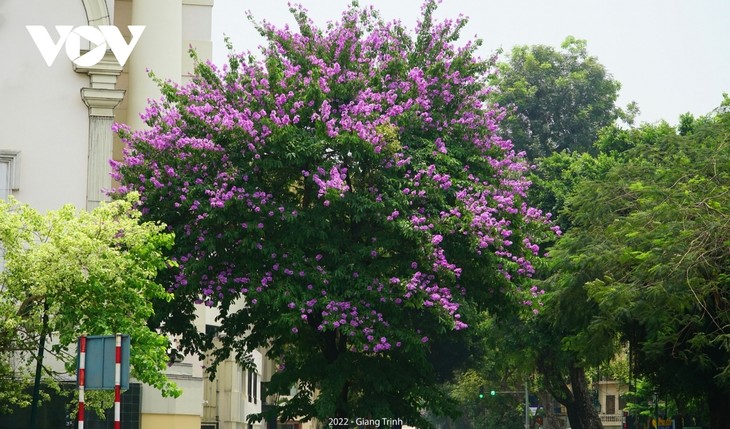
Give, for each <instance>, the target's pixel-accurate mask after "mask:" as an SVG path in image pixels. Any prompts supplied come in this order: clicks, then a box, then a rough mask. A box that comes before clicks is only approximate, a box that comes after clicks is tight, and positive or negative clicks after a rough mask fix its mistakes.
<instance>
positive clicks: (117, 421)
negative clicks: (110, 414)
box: [114, 334, 122, 429]
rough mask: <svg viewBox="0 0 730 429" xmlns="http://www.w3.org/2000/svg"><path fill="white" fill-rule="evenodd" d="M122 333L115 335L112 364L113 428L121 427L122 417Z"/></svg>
mask: <svg viewBox="0 0 730 429" xmlns="http://www.w3.org/2000/svg"><path fill="white" fill-rule="evenodd" d="M121 384H122V334H117V335H116V363H115V365H114V429H120V428H121V417H122V388H121Z"/></svg>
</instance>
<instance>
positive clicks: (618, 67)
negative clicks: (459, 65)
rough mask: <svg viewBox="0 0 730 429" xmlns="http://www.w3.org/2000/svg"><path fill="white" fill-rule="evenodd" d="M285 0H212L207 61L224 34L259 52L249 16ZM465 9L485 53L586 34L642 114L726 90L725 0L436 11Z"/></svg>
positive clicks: (403, 13) (694, 108)
mask: <svg viewBox="0 0 730 429" xmlns="http://www.w3.org/2000/svg"><path fill="white" fill-rule="evenodd" d="M295 2H296V3H300V4H302V5H304V6H305V7H306V8H307V9H308V10H309V12H310V17H311V18H312V19H313V20H314V21H315V22H316V23H317V24H321V25H322V26H324V25H325V24H326V23H327V21H331V20H336V19H338V17H339V16H340V14H341V12H342V10H344V9H345V8H346V6H347V5H348V4H349V3H350V1H348V0H299V1H295ZM360 4H361V5H373V6H375V8H376V9H378V10H380V12H381V14H382V16H383V17H384V18H385V19H386V20H389V21H390V20H393V19H400V20H401V21H402V22H403V23H404V24H405V25H406V26H408V27H410V28H414V27H415V23H416V20H417V19H418V16H419V14H420V6H421V4H422V1H421V0H360ZM288 9H289V8H288V0H256V1H252V0H215V5H214V7H213V27H212V30H213V61H214V62H215V63H217V64H222V63H224V62H225V58H226V53H227V50H226V47H225V44H224V42H223V37H224V34H225V35H227V36H229V37H230V39H231V41H232V42H233V45H234V49H235V50H236V51H252V52H256V53H257V52H258V46H259V45H261V43H262V38H261V37H260V36H259V34H258V33H257V32H256V30H255V29H254V27H253V26H252V24H251V23H250V22H249V21H248V19H247V18H246V15H245V13H246V11H249V10H250V11H251V12H252V13H253V15H254V17H255V19H256V20H267V21H269V22H272V23H274V24H276V25H283V24H285V23H289V24H290V25H293V24H294V20H293V19H292V17H291V14H290V13H289V10H288ZM459 14H464V15H465V16H467V17H469V18H470V21H469V24H468V25H467V27H466V28H465V30H464V31H463V32H462V37H463V38H464V40H467V38H474V37H475V36H476V37H478V38H480V39H482V40H483V42H484V44H483V45H482V48H481V50H480V51H479V55H480V56H482V57H484V58H486V57H489V56H490V55H491V54H493V53H494V52H495V51H496V50H497V49H499V48H502V49H503V50H504V54H502V56H501V57H500V58H502V59H505V60H506V57H505V55H506V54H507V53H508V52H509V51H510V50H511V49H512V47H513V46H516V45H535V44H542V45H548V46H553V47H556V48H557V47H559V46H560V43H561V42H562V41H563V40H564V39H565V37H566V36H569V35H572V36H575V37H576V38H578V39H585V40H586V41H587V42H588V52H589V54H590V55H593V56H595V57H597V58H598V61H599V62H600V63H601V64H603V65H604V66H605V67H606V69H607V70H608V72H609V73H610V74H611V75H612V76H613V77H614V79H616V80H618V81H619V82H621V85H622V88H621V91H620V93H619V99H618V104H619V105H621V106H625V105H626V104H627V103H629V102H631V101H635V102H637V103H638V105H639V108H640V109H641V114H640V115H639V117H638V120H639V122H649V123H654V122H657V121H660V120H662V119H663V120H666V121H667V122H669V123H670V124H676V123H677V121H678V118H679V115H681V114H683V113H685V112H690V113H692V114H694V115H696V116H698V115H704V114H706V113H708V112H710V111H711V110H712V109H714V108H716V107H717V106H719V104H720V101H721V100H722V93H723V92H727V93H730V0H609V1H606V0H501V1H499V2H497V1H494V0H443V2H442V3H441V4H440V5H439V9H438V11H437V13H436V16H437V17H440V18H456V17H457V16H458V15H459Z"/></svg>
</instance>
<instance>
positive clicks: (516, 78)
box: [493, 36, 638, 159]
mask: <svg viewBox="0 0 730 429" xmlns="http://www.w3.org/2000/svg"><path fill="white" fill-rule="evenodd" d="M498 67H499V72H498V73H497V74H496V75H495V76H494V78H493V81H494V84H495V86H496V87H497V88H498V89H499V91H498V92H496V93H495V94H494V95H493V99H494V101H496V102H498V103H499V104H500V105H502V106H507V107H509V108H511V109H513V110H512V111H511V112H510V114H509V115H508V116H507V119H506V120H505V121H504V122H503V123H502V127H503V128H504V130H505V132H506V134H505V137H507V138H509V139H511V140H512V143H513V144H514V145H515V149H516V150H518V151H526V152H527V155H528V158H530V159H536V158H538V157H544V156H548V155H550V154H551V153H553V152H560V151H563V150H567V151H571V152H589V153H595V152H596V150H595V148H594V146H593V143H594V142H595V141H596V139H597V137H598V133H599V131H600V130H601V129H602V128H603V127H605V126H607V125H610V124H613V123H614V122H615V121H616V120H617V119H619V118H624V119H626V120H627V121H631V120H632V119H631V118H632V117H633V116H634V115H635V114H636V113H637V112H638V109H637V107H636V105H635V104H633V103H632V104H630V105H629V107H628V108H627V109H626V112H624V111H622V110H621V109H619V108H618V107H617V106H616V99H617V97H618V91H619V89H620V88H621V85H620V83H619V82H618V81H616V80H614V79H613V77H611V75H610V74H609V73H608V71H607V70H606V68H605V67H604V66H603V65H602V64H601V63H599V62H598V59H597V58H596V57H593V56H590V55H589V54H588V50H587V47H586V41H585V40H578V39H575V38H574V37H572V36H571V37H568V38H566V39H565V41H564V42H563V44H562V45H561V49H560V50H556V49H555V48H553V47H550V46H545V45H534V46H517V47H515V48H513V50H512V52H511V53H510V54H509V60H508V61H507V62H501V63H499V64H498Z"/></svg>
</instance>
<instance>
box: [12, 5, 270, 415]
mask: <svg viewBox="0 0 730 429" xmlns="http://www.w3.org/2000/svg"><path fill="white" fill-rule="evenodd" d="M213 6H214V5H213V0H56V1H52V2H50V1H47V0H0V58H2V65H3V67H0V197H1V198H7V196H8V195H13V196H14V197H15V198H17V199H18V200H20V201H21V202H23V203H27V204H29V205H31V206H32V207H34V208H36V209H38V210H41V211H47V210H51V209H56V208H59V207H61V206H62V205H64V204H68V203H71V204H74V205H75V206H76V207H79V208H86V209H93V208H94V207H96V206H97V205H98V204H99V202H100V201H102V200H105V199H106V197H105V193H104V191H105V190H108V189H111V188H112V187H113V186H114V183H112V180H111V178H110V175H109V173H110V167H109V160H110V159H112V158H114V159H120V158H121V156H122V144H121V142H120V141H119V140H118V138H117V137H116V136H115V135H114V134H113V133H112V130H111V127H112V124H113V123H114V122H120V123H126V124H129V125H130V126H131V127H132V128H133V129H138V128H141V127H144V126H145V125H144V124H143V123H142V121H141V120H140V118H139V112H142V111H144V108H145V106H146V105H147V100H148V99H155V98H159V91H158V88H157V86H156V84H155V83H154V81H153V80H152V79H151V78H150V77H149V76H148V70H151V71H152V72H154V74H155V75H156V76H157V77H159V78H162V79H170V80H172V81H176V82H184V81H185V80H186V79H187V78H188V75H189V73H190V72H192V70H193V61H192V60H191V59H190V56H189V55H188V49H189V48H190V47H193V48H194V49H195V50H196V51H197V53H198V56H199V58H201V59H206V58H211V57H212V41H211V14H212V8H213ZM29 25H35V26H43V27H44V28H45V29H46V30H47V34H48V37H49V41H50V43H51V44H52V45H54V49H55V52H56V53H57V55H56V57H55V58H51V59H52V61H51V63H50V64H48V59H49V58H44V55H43V54H42V53H41V50H40V49H39V47H38V46H37V44H36V41H34V38H33V37H32V36H31V34H30V32H29V30H28V29H27V28H26V26H29ZM60 25H64V26H71V27H72V28H73V31H74V32H76V31H77V29H78V28H80V27H85V26H88V27H93V28H99V26H115V27H116V28H118V29H119V31H120V32H121V35H122V36H123V37H124V39H125V41H126V42H127V43H129V42H130V41H131V40H133V39H134V35H133V34H132V33H131V32H130V30H129V28H128V26H130V25H137V26H144V30H143V33H142V34H141V35H140V36H139V38H138V41H137V43H136V45H135V46H134V48H133V50H132V52H131V55H130V56H129V58H128V60H127V61H126V63H125V64H123V65H120V63H119V61H118V60H117V58H116V57H115V55H114V52H112V50H111V49H107V50H106V52H104V53H103V58H101V59H100V60H99V61H98V62H96V63H95V64H82V65H79V64H78V63H83V61H77V62H74V61H73V59H75V58H74V55H73V54H74V53H76V54H81V55H83V54H84V53H85V52H86V51H93V50H94V49H95V47H96V46H93V45H91V46H90V45H89V44H88V42H87V41H86V40H85V39H84V38H81V39H79V40H80V48H81V51H79V50H78V49H76V50H75V49H74V46H73V43H71V42H69V39H66V40H65V41H63V40H62V37H61V33H59V32H57V31H56V30H57V28H56V26H60ZM61 31H63V30H62V29H61ZM73 37H74V36H72V37H71V38H72V39H73ZM69 45H71V46H69ZM110 45H111V44H110V43H109V44H107V48H109V46H110ZM67 52H68V54H67ZM215 315H216V314H215V310H211V309H207V308H205V307H202V306H201V307H200V309H199V317H198V320H197V324H198V329H200V330H201V331H202V330H205V329H206V328H210V327H212V326H214V325H215V323H216V322H215ZM253 357H254V361H255V362H256V363H257V369H256V370H255V371H250V370H246V369H244V368H241V367H240V365H238V364H237V363H236V362H235V361H234V360H233V359H230V360H229V361H227V362H225V363H224V364H223V366H222V367H221V369H220V370H219V373H218V374H219V375H218V377H217V378H216V379H215V380H212V381H211V380H208V378H207V376H206V375H205V373H204V368H205V363H206V362H204V361H199V360H198V359H197V358H194V357H190V356H187V357H185V358H184V359H183V360H182V361H179V362H174V363H173V364H172V365H171V366H170V368H169V376H170V377H171V378H172V379H173V380H174V381H175V382H176V383H177V384H178V386H180V387H181V388H182V390H183V394H182V396H181V397H180V398H163V397H162V396H161V395H160V394H159V392H158V391H156V390H155V389H153V388H151V387H149V386H146V385H140V384H134V383H133V385H134V388H132V389H130V391H129V392H127V394H125V397H127V398H130V399H128V401H132V402H134V404H136V405H130V404H131V402H130V404H128V407H127V408H126V410H128V412H126V411H125V413H123V416H124V415H129V416H130V417H129V419H128V420H129V421H128V422H127V423H124V425H123V427H129V428H135V429H140V428H141V429H166V428H171V429H172V428H174V429H199V428H212V427H216V428H220V429H239V428H246V429H262V428H263V427H264V424H263V423H255V424H248V423H247V422H246V418H247V417H248V415H250V414H251V413H257V412H260V411H261V409H262V405H263V404H264V402H265V399H264V398H262V395H261V383H262V381H263V380H266V379H268V378H267V377H268V375H267V374H265V371H264V368H265V367H266V365H265V362H264V357H263V354H262V353H261V352H258V351H257V352H254V356H253ZM131 398H134V399H131ZM123 407H124V403H123ZM132 416H136V417H137V418H133V417H132ZM49 418H51V417H49ZM11 420H12V419H11ZM49 421H51V420H49ZM54 421H55V420H54ZM66 423H68V422H66ZM7 424H10V423H7ZM17 424H18V425H19V426H18V427H25V424H26V423H25V422H24V421H17ZM0 426H2V425H1V424H0ZM49 427H50V426H49ZM54 427H55V426H54ZM87 427H88V425H87Z"/></svg>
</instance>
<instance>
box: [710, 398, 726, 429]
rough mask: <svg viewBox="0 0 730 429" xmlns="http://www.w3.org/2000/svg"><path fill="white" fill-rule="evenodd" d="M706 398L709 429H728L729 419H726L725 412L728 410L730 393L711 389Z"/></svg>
mask: <svg viewBox="0 0 730 429" xmlns="http://www.w3.org/2000/svg"><path fill="white" fill-rule="evenodd" d="M707 396H708V398H707V405H708V406H709V408H710V429H730V419H729V418H728V417H727V412H728V410H730V392H728V391H722V390H721V389H713V390H712V391H710V392H709V394H708V395H707Z"/></svg>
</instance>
